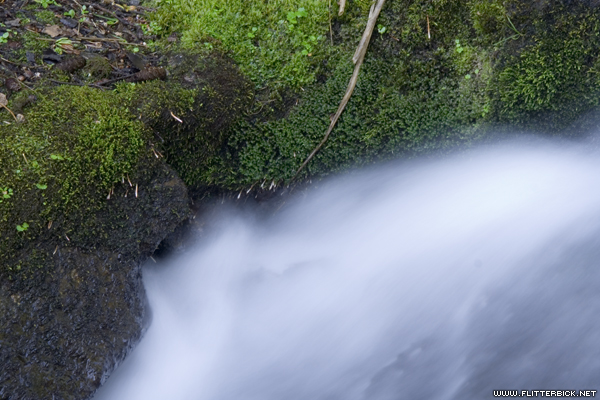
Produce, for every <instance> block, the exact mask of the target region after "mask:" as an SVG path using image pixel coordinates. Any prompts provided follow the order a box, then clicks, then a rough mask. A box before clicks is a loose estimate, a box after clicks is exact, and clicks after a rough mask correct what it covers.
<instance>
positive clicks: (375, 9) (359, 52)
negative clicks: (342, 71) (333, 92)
mask: <svg viewBox="0 0 600 400" xmlns="http://www.w3.org/2000/svg"><path fill="white" fill-rule="evenodd" d="M384 3H385V0H377V4H376V5H375V4H374V5H373V6H372V7H371V10H370V12H369V21H368V22H367V27H366V28H365V32H364V33H363V36H362V38H361V40H360V43H359V45H358V48H357V49H356V52H355V53H354V57H353V58H352V61H354V63H355V64H356V65H355V66H354V73H353V74H352V78H350V82H349V83H348V89H346V94H344V97H343V98H342V101H341V102H340V105H339V107H338V110H337V112H336V113H335V115H334V116H333V118H332V119H331V123H330V124H329V128H328V129H327V132H326V133H325V137H324V138H323V140H321V143H319V144H318V145H317V147H315V149H314V150H313V151H312V153H310V155H309V156H308V157H307V158H306V160H304V162H303V163H302V165H301V166H300V168H298V171H296V175H294V177H293V178H292V181H293V180H295V179H296V177H297V176H298V174H300V172H301V171H302V169H304V167H306V165H307V164H308V163H309V162H310V160H311V159H312V158H313V157H314V155H315V154H317V152H318V151H319V150H320V149H321V147H323V145H324V144H325V142H327V139H329V135H330V134H331V132H332V131H333V128H334V127H335V124H336V123H337V121H338V119H339V118H340V115H342V112H343V111H344V108H346V104H348V101H349V100H350V97H352V92H354V88H355V87H356V83H357V82H358V74H359V72H360V67H361V66H362V63H363V61H364V59H365V54H366V53H367V47H368V46H369V41H370V40H371V36H372V35H373V29H375V22H376V21H377V17H379V13H380V12H381V9H382V8H383V4H384Z"/></svg>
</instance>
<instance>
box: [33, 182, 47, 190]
mask: <svg viewBox="0 0 600 400" xmlns="http://www.w3.org/2000/svg"><path fill="white" fill-rule="evenodd" d="M35 187H37V188H38V189H40V190H46V189H48V185H42V184H40V183H36V184H35Z"/></svg>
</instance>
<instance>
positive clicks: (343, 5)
mask: <svg viewBox="0 0 600 400" xmlns="http://www.w3.org/2000/svg"><path fill="white" fill-rule="evenodd" d="M345 8H346V0H340V12H339V13H338V15H342V14H343V13H344V9H345Z"/></svg>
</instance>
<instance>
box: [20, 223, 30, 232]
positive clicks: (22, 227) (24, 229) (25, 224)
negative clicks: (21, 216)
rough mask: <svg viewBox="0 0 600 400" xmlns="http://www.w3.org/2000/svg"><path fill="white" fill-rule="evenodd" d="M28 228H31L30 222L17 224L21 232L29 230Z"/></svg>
mask: <svg viewBox="0 0 600 400" xmlns="http://www.w3.org/2000/svg"><path fill="white" fill-rule="evenodd" d="M27 228H29V224H28V223H27V222H23V224H22V225H17V230H18V231H19V232H23V231H26V230H27Z"/></svg>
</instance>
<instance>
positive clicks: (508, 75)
mask: <svg viewBox="0 0 600 400" xmlns="http://www.w3.org/2000/svg"><path fill="white" fill-rule="evenodd" d="M548 6H550V5H548ZM554 7H555V10H554V13H553V15H550V16H547V15H545V14H543V12H544V10H535V9H533V10H532V9H531V8H529V7H527V6H526V5H524V4H514V11H513V12H514V16H513V19H514V20H515V24H516V25H517V26H519V27H520V28H519V29H521V30H523V31H524V32H527V30H529V32H528V33H527V34H526V35H524V36H523V37H522V38H520V39H519V41H515V43H514V44H513V46H515V47H516V46H517V45H520V47H518V48H516V49H515V50H516V51H514V52H506V54H503V55H502V58H501V59H500V60H499V61H500V62H499V63H498V67H499V68H498V69H497V71H496V79H495V82H494V87H493V91H494V95H495V96H494V98H495V106H496V113H497V118H498V120H499V121H501V122H504V123H511V124H517V125H520V126H524V127H527V128H533V129H538V130H547V131H548V130H549V131H554V132H556V131H558V130H560V129H563V128H565V127H566V126H568V125H569V124H570V123H571V122H572V121H574V120H575V119H576V118H577V117H578V116H580V115H581V114H583V113H585V112H587V111H588V110H590V109H591V108H592V107H596V106H598V104H599V97H600V85H599V84H598V79H597V77H598V72H597V71H598V70H597V65H598V62H599V58H598V55H599V49H600V39H599V33H600V22H599V19H598V16H599V15H598V14H599V12H598V11H597V10H596V9H592V8H590V7H585V6H580V7H572V9H570V10H569V12H566V10H565V9H564V7H565V6H559V5H554ZM560 11H563V12H560ZM525 12H529V13H530V14H529V15H525ZM532 27H533V28H534V29H532Z"/></svg>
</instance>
